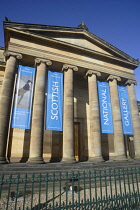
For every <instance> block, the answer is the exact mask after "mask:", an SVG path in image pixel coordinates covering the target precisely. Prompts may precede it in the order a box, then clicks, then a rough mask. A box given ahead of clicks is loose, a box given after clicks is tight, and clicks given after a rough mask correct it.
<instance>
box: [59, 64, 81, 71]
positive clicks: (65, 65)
mask: <svg viewBox="0 0 140 210" xmlns="http://www.w3.org/2000/svg"><path fill="white" fill-rule="evenodd" d="M68 69H71V70H73V71H78V67H77V66H72V65H69V64H64V65H63V67H62V71H67V70H68Z"/></svg>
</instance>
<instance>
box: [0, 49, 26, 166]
mask: <svg viewBox="0 0 140 210" xmlns="http://www.w3.org/2000/svg"><path fill="white" fill-rule="evenodd" d="M4 55H5V57H7V62H6V68H5V74H4V80H3V85H2V92H1V98H0V164H2V163H7V161H6V147H7V137H8V130H9V120H10V113H11V103H12V97H13V87H14V81H15V72H16V70H17V59H21V58H22V55H21V54H16V53H13V52H9V51H5V52H4Z"/></svg>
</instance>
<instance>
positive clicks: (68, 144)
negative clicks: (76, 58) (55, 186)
mask: <svg viewBox="0 0 140 210" xmlns="http://www.w3.org/2000/svg"><path fill="white" fill-rule="evenodd" d="M62 70H63V71H64V116H63V158H62V162H68V163H72V162H75V157H74V98H73V71H78V68H77V67H76V66H71V65H67V64H64V65H63V69H62Z"/></svg>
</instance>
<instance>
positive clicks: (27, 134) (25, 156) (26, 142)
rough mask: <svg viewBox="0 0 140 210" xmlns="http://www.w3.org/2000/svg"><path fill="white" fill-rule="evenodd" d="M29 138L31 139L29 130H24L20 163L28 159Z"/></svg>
mask: <svg viewBox="0 0 140 210" xmlns="http://www.w3.org/2000/svg"><path fill="white" fill-rule="evenodd" d="M30 137H31V130H27V129H26V130H25V134H24V143H23V155H22V158H21V160H20V163H26V162H27V160H28V158H29V151H30Z"/></svg>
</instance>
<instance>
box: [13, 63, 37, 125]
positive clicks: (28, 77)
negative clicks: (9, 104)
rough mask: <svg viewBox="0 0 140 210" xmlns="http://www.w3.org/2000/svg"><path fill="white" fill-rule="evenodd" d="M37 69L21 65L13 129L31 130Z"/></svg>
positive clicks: (15, 97)
mask: <svg viewBox="0 0 140 210" xmlns="http://www.w3.org/2000/svg"><path fill="white" fill-rule="evenodd" d="M34 78H35V68H32V67H28V66H22V65H19V67H18V75H17V83H16V90H15V95H14V106H13V110H12V119H11V127H12V128H22V129H30V119H31V107H32V96H33V87H34Z"/></svg>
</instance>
